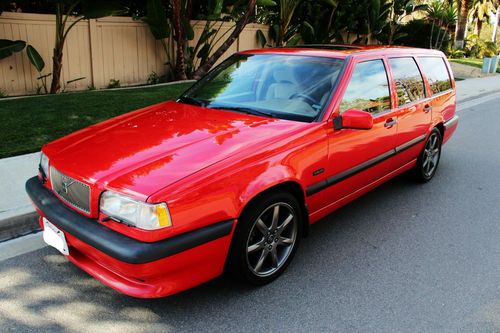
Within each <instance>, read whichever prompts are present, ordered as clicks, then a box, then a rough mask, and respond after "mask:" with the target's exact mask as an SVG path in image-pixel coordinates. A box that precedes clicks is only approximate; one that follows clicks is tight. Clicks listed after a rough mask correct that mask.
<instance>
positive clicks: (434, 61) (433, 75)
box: [418, 57, 451, 94]
mask: <svg viewBox="0 0 500 333" xmlns="http://www.w3.org/2000/svg"><path fill="white" fill-rule="evenodd" d="M418 61H419V63H420V65H421V66H422V70H423V71H424V73H425V76H426V77H427V80H428V81H429V84H430V86H431V90H432V93H433V94H437V93H440V92H442V91H445V90H448V89H451V81H450V75H449V74H448V69H447V68H446V65H445V63H444V59H443V58H439V57H421V58H418Z"/></svg>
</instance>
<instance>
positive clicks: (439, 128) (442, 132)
mask: <svg viewBox="0 0 500 333" xmlns="http://www.w3.org/2000/svg"><path fill="white" fill-rule="evenodd" d="M434 127H435V128H437V129H438V130H439V132H440V134H441V139H443V138H444V123H443V122H439V123H437V124H436V125H435V126H434Z"/></svg>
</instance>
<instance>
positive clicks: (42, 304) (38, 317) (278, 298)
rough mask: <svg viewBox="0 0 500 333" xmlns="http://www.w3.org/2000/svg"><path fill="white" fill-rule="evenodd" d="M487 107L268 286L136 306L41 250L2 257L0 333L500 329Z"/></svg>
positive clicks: (494, 126) (494, 109) (493, 118)
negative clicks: (426, 177) (423, 169)
mask: <svg viewBox="0 0 500 333" xmlns="http://www.w3.org/2000/svg"><path fill="white" fill-rule="evenodd" d="M499 104H500V99H496V100H493V101H489V102H487V103H485V104H480V105H477V106H474V107H472V108H468V109H466V110H462V111H460V112H459V115H460V117H461V121H460V124H459V129H458V130H457V133H456V134H455V136H454V137H453V138H452V139H451V141H450V142H449V143H448V144H447V145H446V146H445V147H444V152H443V155H442V159H441V163H440V165H439V170H438V173H437V175H436V177H435V178H434V179H433V180H432V182H431V183H429V184H425V185H416V184H414V183H413V182H412V181H411V180H410V179H408V177H407V176H401V177H398V178H396V179H394V180H393V181H391V182H389V183H387V184H385V185H383V186H382V187H380V188H378V189H376V190H374V191H372V192H371V193H370V194H367V195H365V196H364V197H362V198H360V199H358V200H357V201H355V202H353V203H351V204H349V205H348V206H346V207H344V208H342V209H341V210H339V211H337V212H336V213H334V214H332V215H331V216H329V217H328V218H326V219H325V220H324V221H321V222H319V223H318V224H316V225H315V226H313V227H312V230H311V235H310V236H309V237H308V238H306V239H305V240H304V241H303V242H302V244H301V248H300V249H299V252H298V255H297V256H296V257H295V259H294V262H293V263H292V265H290V267H289V268H288V270H287V272H286V273H285V274H284V275H283V276H282V277H281V278H280V279H278V280H277V281H275V282H274V283H272V284H270V285H267V286H264V287H261V288H251V287H248V286H245V285H241V284H239V283H237V282H234V281H231V280H230V279H229V278H224V277H223V278H219V279H217V280H214V281H212V282H209V283H207V284H205V285H203V286H200V287H197V288H194V289H192V290H189V291H187V292H184V293H182V294H179V295H175V296H173V297H169V298H165V299H159V300H138V299H133V298H129V297H127V296H123V295H121V294H118V293H116V292H114V291H113V290H111V289H109V288H107V287H105V286H104V285H102V284H101V283H100V282H98V281H96V280H94V279H93V278H91V277H89V276H88V275H87V274H85V273H84V272H83V271H81V270H79V269H78V268H76V267H74V266H73V265H72V264H71V263H69V262H67V261H66V260H65V258H64V257H62V256H61V255H60V254H59V253H58V252H57V251H56V250H53V249H51V248H44V249H41V250H38V251H36V252H32V253H29V254H25V255H22V256H18V257H15V258H12V259H9V260H7V261H3V262H0V331H2V332H6V331H9V330H13V331H16V332H29V331H51V332H57V331H71V332H106V333H109V332H115V331H116V332H120V333H125V332H160V331H164V332H169V331H231V332H233V331H275V332H276V331H300V332H304V331H313V332H332V331H337V332H396V331H397V332H500V191H499V189H500V109H499V107H498V105H499Z"/></svg>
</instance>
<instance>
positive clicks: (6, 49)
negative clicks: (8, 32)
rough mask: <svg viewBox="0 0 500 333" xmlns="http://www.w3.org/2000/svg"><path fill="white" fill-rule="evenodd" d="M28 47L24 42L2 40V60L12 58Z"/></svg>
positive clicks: (0, 50) (0, 43) (0, 55)
mask: <svg viewBox="0 0 500 333" xmlns="http://www.w3.org/2000/svg"><path fill="white" fill-rule="evenodd" d="M25 46H26V42H25V41H22V40H9V39H0V59H3V58H7V57H10V56H11V55H13V54H14V53H16V52H21V51H22V50H23V49H24V47H25Z"/></svg>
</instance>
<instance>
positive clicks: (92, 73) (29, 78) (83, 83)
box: [0, 12, 268, 96]
mask: <svg viewBox="0 0 500 333" xmlns="http://www.w3.org/2000/svg"><path fill="white" fill-rule="evenodd" d="M192 24H193V26H194V31H195V39H194V41H193V42H195V41H196V40H197V39H198V38H199V36H200V35H201V32H202V31H203V27H204V25H205V22H204V21H193V22H192ZM219 24H221V25H222V26H221V28H220V30H219V33H218V36H221V35H222V34H224V33H225V32H227V31H228V30H230V29H232V28H233V26H234V23H231V22H224V23H217V28H218V27H219ZM258 29H261V30H263V31H264V32H266V33H267V31H268V27H267V26H264V25H259V24H249V25H247V27H246V28H245V30H244V31H243V32H242V33H241V34H240V37H239V38H238V40H237V41H235V42H234V43H233V45H232V46H231V48H230V49H229V50H228V51H227V52H226V53H225V54H224V56H223V57H221V59H220V61H221V60H223V59H224V58H226V57H227V56H229V55H230V54H232V53H234V52H237V51H240V50H247V49H252V48H258V47H259V45H258V43H257V39H256V31H257V30H258ZM226 36H227V35H226ZM0 39H12V40H17V39H21V40H24V41H26V42H27V43H28V44H31V45H33V46H34V47H35V48H36V49H37V50H38V52H39V53H40V55H41V56H42V58H43V59H44V61H45V70H44V72H43V74H48V73H50V72H51V68H52V49H53V45H54V39H55V23H54V16H53V15H46V14H27V13H9V12H4V13H2V15H1V16H0ZM223 39H224V38H222V40H223ZM165 61H166V57H165V52H164V50H163V48H162V46H161V43H160V42H158V41H155V40H154V38H153V36H152V35H151V33H150V31H149V28H148V26H147V25H146V24H145V23H143V22H141V21H135V20H133V19H132V18H129V17H105V18H102V19H97V20H84V21H81V22H79V23H77V24H76V26H75V27H74V28H73V29H72V30H71V32H70V33H69V35H68V39H67V41H66V45H65V49H64V56H63V70H62V78H61V83H62V86H63V89H65V90H85V89H88V87H92V86H94V87H96V88H98V89H99V88H105V87H106V86H107V85H108V84H109V81H110V80H111V79H114V80H120V84H121V85H122V86H127V85H137V84H144V83H146V81H147V78H148V76H149V75H150V74H151V73H152V72H155V73H157V74H158V75H163V74H165V72H166V66H165ZM37 77H38V73H37V72H36V70H35V68H34V67H33V66H32V65H31V64H30V62H29V60H28V57H27V55H26V52H25V51H23V52H19V53H16V54H14V55H13V56H11V57H8V58H5V59H2V60H0V92H2V93H3V94H6V95H10V96H13V95H24V94H33V93H36V91H37V86H40V85H41V82H40V81H39V80H37ZM81 77H84V78H85V79H82V80H79V81H76V82H73V83H69V84H68V83H67V82H68V81H71V80H74V79H78V78H81ZM50 79H51V78H50V77H49V79H48V81H49V83H50Z"/></svg>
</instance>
